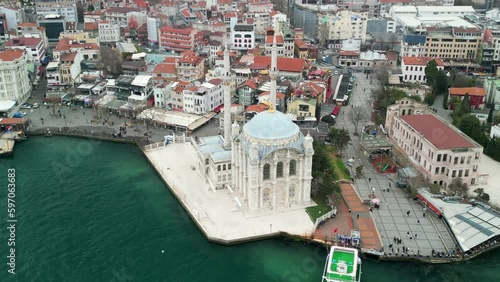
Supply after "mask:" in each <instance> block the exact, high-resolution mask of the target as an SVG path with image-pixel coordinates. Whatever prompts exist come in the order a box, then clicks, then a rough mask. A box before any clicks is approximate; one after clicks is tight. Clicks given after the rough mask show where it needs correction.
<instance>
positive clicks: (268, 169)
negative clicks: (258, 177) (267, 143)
mask: <svg viewBox="0 0 500 282" xmlns="http://www.w3.org/2000/svg"><path fill="white" fill-rule="evenodd" d="M262 176H263V178H264V180H268V179H270V178H271V166H270V165H269V164H266V165H264V171H263V172H262Z"/></svg>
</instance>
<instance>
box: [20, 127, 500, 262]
mask: <svg viewBox="0 0 500 282" xmlns="http://www.w3.org/2000/svg"><path fill="white" fill-rule="evenodd" d="M47 129H50V130H51V131H50V133H51V134H52V135H50V136H46V137H53V136H62V137H74V138H82V139H93V140H100V141H108V142H116V143H125V144H135V145H137V146H138V147H139V149H140V150H141V152H142V154H143V156H144V157H145V159H146V160H147V161H148V163H149V164H150V165H151V166H152V167H153V169H154V170H155V172H156V173H157V174H158V176H160V178H161V179H162V182H163V183H164V184H165V185H166V186H167V188H168V190H169V191H170V193H171V194H172V195H173V196H174V197H175V198H176V200H177V201H178V202H179V204H180V205H181V206H182V207H183V209H184V210H185V211H186V212H187V214H188V215H189V217H190V219H191V220H192V221H193V222H194V223H195V225H196V226H197V228H198V229H199V230H200V231H201V233H202V234H203V236H204V237H205V238H206V239H207V240H208V241H209V242H212V243H217V244H220V245H226V246H230V245H237V244H245V243H251V242H256V241H260V240H266V239H273V238H280V239H283V240H293V241H298V242H304V243H307V244H313V245H317V246H321V247H324V248H328V247H329V246H333V245H337V244H335V243H333V242H328V241H323V240H319V239H314V238H311V236H302V235H296V234H290V233H287V232H283V231H278V232H274V233H271V234H263V235H255V236H250V237H246V238H245V239H240V240H224V239H221V238H215V237H212V236H210V235H209V234H208V232H207V230H206V229H205V228H204V227H203V225H202V224H201V223H200V222H199V221H198V220H197V218H196V216H195V215H194V214H193V212H192V211H191V210H190V209H189V207H188V206H187V205H186V203H185V202H184V201H183V200H182V198H181V197H180V196H179V195H178V193H176V192H177V191H176V190H175V188H174V184H173V183H169V182H168V181H167V180H166V179H165V178H164V177H163V175H162V174H161V172H160V171H159V170H158V168H157V167H156V166H155V165H154V164H153V162H152V160H151V159H150V158H149V157H148V155H147V154H146V150H145V148H144V147H145V146H147V145H151V144H155V143H157V142H151V141H149V140H147V138H146V137H138V136H127V137H109V134H107V133H104V131H101V132H99V133H98V132H94V133H93V134H89V132H88V131H83V130H74V129H73V130H62V131H59V128H57V127H45V128H39V129H36V130H31V131H26V136H45V135H47ZM377 231H378V229H377ZM499 247H500V242H499V243H497V244H495V245H490V246H487V247H485V248H484V249H481V250H480V251H476V252H475V253H473V254H472V255H469V256H462V257H458V258H447V257H432V256H430V257H428V256H423V255H421V256H416V255H400V256H388V255H383V256H373V255H370V254H369V252H363V251H360V256H361V257H362V258H363V259H370V260H374V261H389V262H391V261H397V262H403V261H412V262H419V263H427V264H445V263H456V262H465V261H468V260H471V259H473V258H476V257H477V256H479V255H482V254H484V253H487V252H489V251H492V250H495V249H497V248H499ZM367 254H368V256H367Z"/></svg>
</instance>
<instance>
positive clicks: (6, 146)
mask: <svg viewBox="0 0 500 282" xmlns="http://www.w3.org/2000/svg"><path fill="white" fill-rule="evenodd" d="M14 144H16V142H15V141H14V140H12V139H3V138H0V156H1V155H10V154H12V151H14Z"/></svg>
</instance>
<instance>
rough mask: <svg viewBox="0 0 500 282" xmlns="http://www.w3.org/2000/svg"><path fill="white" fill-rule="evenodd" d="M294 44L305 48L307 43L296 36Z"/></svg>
mask: <svg viewBox="0 0 500 282" xmlns="http://www.w3.org/2000/svg"><path fill="white" fill-rule="evenodd" d="M295 44H296V45H297V47H299V48H307V46H308V44H307V43H305V42H304V40H302V39H300V38H297V39H295Z"/></svg>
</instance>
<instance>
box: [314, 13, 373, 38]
mask: <svg viewBox="0 0 500 282" xmlns="http://www.w3.org/2000/svg"><path fill="white" fill-rule="evenodd" d="M367 21H368V12H360V13H357V12H353V11H350V10H341V11H337V12H332V13H325V14H318V26H319V27H318V33H319V34H320V35H319V36H324V35H323V34H322V33H323V32H324V33H326V39H327V40H328V41H329V43H333V44H340V43H341V41H343V40H347V39H358V40H361V42H362V43H364V42H365V40H366V27H367V25H368V22H367ZM322 25H326V30H325V31H323V30H322V29H323V28H322V27H321V26H322Z"/></svg>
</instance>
